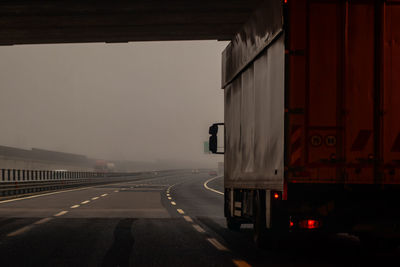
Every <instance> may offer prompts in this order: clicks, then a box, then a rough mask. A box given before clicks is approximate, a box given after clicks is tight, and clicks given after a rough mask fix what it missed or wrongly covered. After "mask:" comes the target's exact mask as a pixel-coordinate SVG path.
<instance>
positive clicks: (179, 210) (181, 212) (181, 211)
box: [176, 209, 185, 214]
mask: <svg viewBox="0 0 400 267" xmlns="http://www.w3.org/2000/svg"><path fill="white" fill-rule="evenodd" d="M176 211H178V212H179V213H180V214H185V212H184V211H183V210H181V209H177V210H176Z"/></svg>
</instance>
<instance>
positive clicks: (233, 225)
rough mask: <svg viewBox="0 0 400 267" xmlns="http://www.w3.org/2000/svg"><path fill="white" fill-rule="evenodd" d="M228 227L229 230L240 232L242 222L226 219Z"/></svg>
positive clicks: (230, 218)
mask: <svg viewBox="0 0 400 267" xmlns="http://www.w3.org/2000/svg"><path fill="white" fill-rule="evenodd" d="M226 225H227V227H228V229H229V230H232V231H239V230H240V226H241V225H242V224H241V223H240V222H238V221H237V220H235V219H234V218H232V217H228V218H226Z"/></svg>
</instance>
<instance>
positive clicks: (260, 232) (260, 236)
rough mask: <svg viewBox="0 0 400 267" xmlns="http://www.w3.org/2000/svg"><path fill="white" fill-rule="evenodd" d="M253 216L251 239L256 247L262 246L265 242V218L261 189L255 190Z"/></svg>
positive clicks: (263, 194) (263, 196)
mask: <svg viewBox="0 0 400 267" xmlns="http://www.w3.org/2000/svg"><path fill="white" fill-rule="evenodd" d="M254 202H255V206H254V207H255V211H254V214H255V218H254V234H253V240H254V243H255V244H256V246H257V247H260V248H262V247H264V246H265V243H266V234H267V229H266V218H265V193H264V192H263V191H261V190H257V191H256V196H255V201H254Z"/></svg>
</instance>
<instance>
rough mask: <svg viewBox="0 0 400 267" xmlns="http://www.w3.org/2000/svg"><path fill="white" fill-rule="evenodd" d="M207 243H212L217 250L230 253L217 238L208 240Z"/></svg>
mask: <svg viewBox="0 0 400 267" xmlns="http://www.w3.org/2000/svg"><path fill="white" fill-rule="evenodd" d="M207 241H208V242H210V243H211V244H212V245H213V246H214V247H215V248H216V249H218V250H220V251H229V249H228V248H227V247H225V246H224V245H222V244H221V243H219V242H218V240H217V239H215V238H207Z"/></svg>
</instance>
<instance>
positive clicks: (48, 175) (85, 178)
mask: <svg viewBox="0 0 400 267" xmlns="http://www.w3.org/2000/svg"><path fill="white" fill-rule="evenodd" d="M146 173H150V172H134V173H125V172H124V173H122V172H108V173H105V172H73V171H50V170H19V169H0V199H7V198H11V197H16V196H21V195H31V194H35V193H38V192H44V191H54V190H60V189H66V188H71V187H81V186H86V185H95V184H107V183H115V182H120V181H124V180H126V179H127V177H132V176H138V175H142V174H146Z"/></svg>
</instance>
